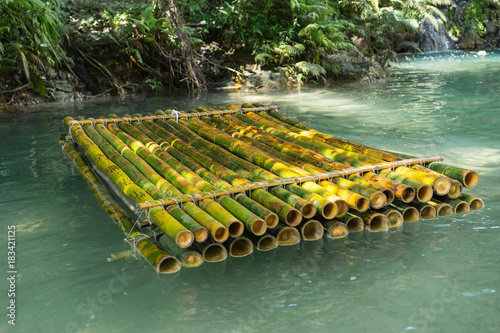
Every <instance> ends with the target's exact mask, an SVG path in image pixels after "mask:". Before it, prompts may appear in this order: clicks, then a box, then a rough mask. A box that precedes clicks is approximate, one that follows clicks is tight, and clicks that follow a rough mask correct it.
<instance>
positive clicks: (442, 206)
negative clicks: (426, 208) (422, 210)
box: [427, 199, 453, 217]
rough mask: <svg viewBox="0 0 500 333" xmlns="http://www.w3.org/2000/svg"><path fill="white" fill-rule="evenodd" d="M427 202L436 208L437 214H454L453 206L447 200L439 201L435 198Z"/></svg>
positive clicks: (442, 215) (440, 215)
mask: <svg viewBox="0 0 500 333" xmlns="http://www.w3.org/2000/svg"><path fill="white" fill-rule="evenodd" d="M427 204H428V205H431V206H433V207H434V208H435V209H436V215H437V216H439V217H446V216H450V215H453V207H451V206H450V205H449V204H447V203H445V202H437V200H435V199H433V201H427Z"/></svg>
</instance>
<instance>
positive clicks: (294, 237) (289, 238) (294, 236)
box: [269, 224, 300, 246]
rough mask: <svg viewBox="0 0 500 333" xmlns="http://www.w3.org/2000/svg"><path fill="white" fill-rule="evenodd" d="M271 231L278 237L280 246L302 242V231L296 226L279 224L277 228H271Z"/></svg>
mask: <svg viewBox="0 0 500 333" xmlns="http://www.w3.org/2000/svg"><path fill="white" fill-rule="evenodd" d="M269 233H270V234H271V235H273V236H274V237H276V240H277V241H278V245H279V246H291V245H295V244H298V243H300V232H299V230H297V228H295V227H290V226H286V225H284V224H279V225H278V226H277V227H276V228H275V229H271V230H269Z"/></svg>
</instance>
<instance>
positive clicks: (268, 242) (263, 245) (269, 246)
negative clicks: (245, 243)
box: [256, 235, 278, 251]
mask: <svg viewBox="0 0 500 333" xmlns="http://www.w3.org/2000/svg"><path fill="white" fill-rule="evenodd" d="M256 245H257V250H259V251H271V250H273V249H275V248H277V247H278V240H277V239H276V237H274V236H271V235H264V236H262V237H260V238H259V240H258V241H257V244H256Z"/></svg>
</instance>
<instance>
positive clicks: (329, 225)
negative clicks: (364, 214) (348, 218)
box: [324, 220, 363, 239]
mask: <svg viewBox="0 0 500 333" xmlns="http://www.w3.org/2000/svg"><path fill="white" fill-rule="evenodd" d="M361 223H363V221H361ZM324 229H325V230H326V237H328V238H329V239H340V238H344V237H347V236H348V235H349V232H350V230H349V228H348V227H347V225H346V224H345V223H343V222H340V221H336V220H331V221H325V223H324ZM361 230H363V229H361Z"/></svg>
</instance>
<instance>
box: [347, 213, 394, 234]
mask: <svg viewBox="0 0 500 333" xmlns="http://www.w3.org/2000/svg"><path fill="white" fill-rule="evenodd" d="M353 214H354V215H356V216H359V217H361V218H362V219H363V221H364V222H365V229H366V230H367V231H370V232H382V231H387V230H389V219H388V218H387V216H385V215H384V214H381V213H378V212H376V211H373V210H367V211H366V212H353Z"/></svg>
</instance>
